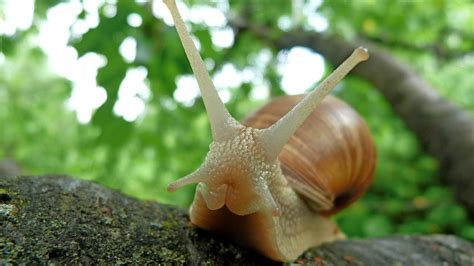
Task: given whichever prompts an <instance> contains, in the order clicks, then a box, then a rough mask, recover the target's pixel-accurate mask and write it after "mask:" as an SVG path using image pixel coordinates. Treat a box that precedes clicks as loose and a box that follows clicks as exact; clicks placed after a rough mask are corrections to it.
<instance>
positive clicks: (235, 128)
mask: <svg viewBox="0 0 474 266" xmlns="http://www.w3.org/2000/svg"><path fill="white" fill-rule="evenodd" d="M164 2H165V4H166V6H167V7H168V9H169V10H170V12H171V15H172V17H173V20H174V23H175V27H176V29H177V32H178V34H179V37H180V39H181V42H182V44H183V47H184V50H185V52H186V55H187V57H188V60H189V62H190V64H191V67H192V70H193V72H194V74H195V76H196V79H197V81H198V85H199V88H200V91H201V95H202V98H203V101H204V105H205V108H206V110H207V113H208V116H209V121H210V125H211V132H212V138H213V142H212V143H211V144H210V146H209V152H208V154H207V156H206V158H205V160H204V162H203V164H202V165H201V167H200V168H199V169H197V170H196V171H194V172H193V173H191V174H189V175H187V176H185V177H183V178H181V179H178V180H177V181H175V182H173V183H171V184H170V185H169V186H168V191H170V192H172V191H175V190H176V189H178V188H181V187H183V186H185V185H188V184H193V183H197V188H196V193H195V197H194V201H193V203H192V204H191V207H190V209H189V214H190V219H191V222H192V223H193V224H194V225H196V226H198V227H200V228H203V229H205V230H209V231H214V232H218V233H220V234H222V235H224V236H226V237H228V238H230V239H232V240H233V241H235V242H237V243H240V244H242V245H243V246H247V247H250V248H252V249H255V250H257V251H258V252H260V253H261V254H263V255H265V256H267V257H268V258H271V259H273V260H277V261H291V260H295V259H296V258H297V257H298V256H299V255H300V254H301V253H302V252H304V251H305V250H306V249H308V248H310V247H313V246H317V245H319V244H321V243H324V242H328V241H333V240H336V239H340V238H344V234H343V233H342V232H341V231H340V230H339V229H338V227H337V225H336V224H335V223H334V222H333V221H332V220H331V219H330V218H329V216H330V215H332V214H334V213H336V212H337V211H339V210H341V209H342V208H344V207H346V206H347V205H349V204H350V203H352V202H354V201H355V200H356V199H357V198H359V197H360V196H361V195H362V194H363V193H364V192H365V190H366V189H367V188H368V186H369V185H370V183H371V181H372V177H373V173H374V168H375V161H376V159H375V145H374V142H373V140H372V137H371V133H370V131H369V129H368V127H367V125H366V124H365V122H364V121H363V120H362V119H361V118H360V117H359V116H358V115H357V113H356V112H355V111H354V110H353V109H352V108H351V107H349V106H348V105H347V104H346V103H344V102H343V101H341V100H339V99H337V98H335V97H333V96H328V97H326V98H324V97H325V96H327V95H328V94H329V92H330V90H331V89H332V88H333V87H334V86H335V85H336V84H337V83H338V82H339V81H340V80H341V79H342V78H343V77H344V76H345V75H346V74H347V73H348V72H349V71H350V70H351V69H352V68H353V67H355V66H356V65H357V64H358V63H360V62H362V61H365V60H367V59H368V56H369V55H368V52H367V50H366V49H365V48H362V47H359V48H356V49H355V50H354V52H353V53H352V55H350V57H349V58H348V59H347V60H346V61H344V62H343V63H342V64H341V65H340V66H339V67H338V68H337V69H336V70H335V71H334V72H333V73H332V74H330V75H329V76H328V77H327V78H326V79H325V80H324V81H323V82H322V83H321V84H320V85H319V86H318V88H316V89H315V90H313V91H312V92H310V93H309V94H307V95H305V96H301V95H300V96H283V97H280V98H277V99H275V100H274V101H272V102H271V103H269V104H267V105H265V106H264V107H262V108H261V109H260V110H258V111H256V112H255V113H253V114H252V115H250V116H249V117H247V118H246V119H244V121H243V122H242V123H239V122H238V121H237V120H235V119H234V118H233V117H232V116H231V115H230V114H229V112H228V111H227V109H226V108H225V106H224V104H223V102H222V101H221V100H220V98H219V96H218V94H217V91H216V89H215V87H214V85H213V83H212V80H211V78H210V76H209V73H208V72H207V70H206V67H205V66H204V64H203V61H202V58H201V56H200V55H199V52H198V50H197V49H196V47H195V45H194V43H193V41H192V39H191V38H190V36H189V34H188V32H187V30H186V27H185V24H184V22H183V20H182V18H181V16H180V13H179V11H178V9H177V6H176V3H175V1H174V0H164ZM323 98H324V100H323Z"/></svg>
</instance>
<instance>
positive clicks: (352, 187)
mask: <svg viewBox="0 0 474 266" xmlns="http://www.w3.org/2000/svg"><path fill="white" fill-rule="evenodd" d="M303 97H304V95H296V96H282V97H279V98H276V99H274V100H273V101H271V102H270V103H268V104H266V105H265V106H263V107H261V108H260V109H259V110H257V111H256V112H255V113H253V114H251V115H250V116H248V117H247V118H245V119H244V121H243V124H244V125H245V126H250V127H254V128H268V127H269V126H271V125H272V124H274V123H275V122H276V121H278V119H280V118H281V117H282V116H284V115H285V114H286V113H287V112H289V111H290V110H291V109H292V108H293V107H294V106H295V105H296V104H297V103H298V102H299V101H300V100H301V99H302V98H303ZM278 159H279V161H280V164H281V168H282V172H283V174H284V175H285V177H286V178H287V180H288V181H289V184H290V185H291V186H292V187H293V188H294V189H295V190H296V191H297V192H298V193H299V194H300V195H301V196H302V197H303V198H304V199H305V201H306V202H307V203H308V205H309V206H310V207H311V208H312V209H313V210H315V211H318V212H320V213H323V214H326V215H330V214H334V213H336V212H338V211H339V210H341V209H343V208H344V207H346V206H348V205H349V204H351V203H352V202H354V201H356V200H357V199H358V198H359V197H361V196H362V194H364V192H365V191H366V190H367V188H368V187H369V185H370V184H371V182H372V178H373V175H374V170H375V165H376V150H375V144H374V141H373V138H372V136H371V133H370V131H369V128H368V127H367V125H366V124H365V122H364V121H363V120H362V118H361V117H360V116H359V115H358V114H357V113H356V111H354V110H353V109H352V108H351V107H350V106H349V105H347V104H346V103H345V102H343V101H342V100H339V99H337V98H336V97H334V96H328V97H326V98H325V99H324V100H323V101H322V103H321V105H320V106H318V107H317V108H316V109H315V110H314V111H313V112H312V113H311V114H310V116H309V117H308V118H307V119H306V120H305V122H304V123H303V125H302V126H301V127H300V128H299V129H298V130H297V131H296V132H295V134H294V135H293V136H292V137H291V139H290V140H289V142H288V143H287V144H286V145H285V146H284V148H283V150H282V151H281V153H280V154H279V155H278Z"/></svg>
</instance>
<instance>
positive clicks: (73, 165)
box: [0, 0, 474, 240]
mask: <svg viewBox="0 0 474 266" xmlns="http://www.w3.org/2000/svg"><path fill="white" fill-rule="evenodd" d="M11 2H15V1H10V2H9V1H6V2H2V3H0V34H1V36H0V37H1V38H2V39H1V43H0V45H1V46H0V160H1V159H2V158H9V159H12V160H13V161H15V162H16V163H17V164H18V165H19V166H20V167H21V169H22V174H26V175H28V174H44V173H65V174H68V175H71V176H77V177H81V178H86V179H91V180H95V181H97V182H99V183H102V184H105V185H106V186H108V187H111V188H114V189H118V190H120V191H123V192H125V193H127V194H130V195H134V196H136V197H139V198H143V199H154V200H158V201H160V202H165V203H172V204H178V205H181V206H187V205H188V204H189V203H190V201H191V200H192V197H193V191H194V189H193V187H189V188H186V189H183V190H182V191H179V192H175V193H173V194H170V193H168V192H166V189H165V188H166V186H167V184H168V183H170V182H171V181H172V180H175V179H177V178H179V177H181V176H184V175H186V174H187V173H189V172H191V171H193V170H194V169H195V168H196V167H198V165H199V164H200V163H201V162H202V160H203V158H204V157H205V155H206V153H207V150H208V145H209V143H210V142H211V138H210V137H211V134H210V129H209V124H208V120H207V116H206V113H205V110H204V105H203V102H202V100H201V99H200V97H199V95H198V94H197V93H196V90H195V85H194V83H193V80H192V78H191V75H192V72H191V68H190V66H189V64H188V62H187V59H186V57H185V54H184V51H183V48H182V46H181V43H180V42H179V40H178V36H177V34H176V31H175V30H174V28H173V27H172V26H171V24H170V22H169V18H168V14H167V10H166V9H164V6H163V5H162V4H161V1H159V0H158V1H153V2H149V1H131V0H130V1H104V2H101V3H100V4H98V5H93V4H91V3H90V2H92V1H85V0H84V1H80V2H79V1H75V2H73V1H71V2H62V1H56V0H48V1H36V2H35V9H34V13H33V15H32V17H33V20H32V24H31V25H29V26H28V27H26V28H17V29H16V30H11V31H8V30H7V28H6V25H7V24H6V23H8V21H9V19H8V18H9V17H11V14H10V13H9V12H13V11H11V10H10V9H9V8H7V7H8V5H12V3H11ZM179 7H180V8H182V9H183V10H185V12H184V13H185V14H186V16H185V19H186V20H187V22H188V26H189V27H190V29H191V30H192V33H193V35H194V37H195V40H196V42H198V44H199V45H198V46H199V47H200V51H201V54H202V56H203V58H204V59H205V62H206V64H207V65H208V68H209V70H210V71H211V73H212V75H213V77H214V79H215V81H216V83H217V84H218V90H219V91H220V95H221V97H223V99H224V101H225V103H226V106H227V107H228V108H229V110H230V112H231V113H232V114H233V115H234V116H235V117H236V118H238V119H242V118H243V117H245V115H246V114H249V113H250V112H251V111H253V110H255V109H256V108H257V107H258V106H260V105H261V104H262V103H264V102H266V101H268V99H270V98H271V97H274V96H278V95H283V94H286V93H296V92H298V93H300V92H303V91H305V90H309V89H311V88H312V87H314V85H315V84H316V83H317V81H319V78H320V77H318V75H316V73H315V77H313V80H311V79H310V82H309V83H308V85H306V86H307V87H303V88H294V89H288V88H289V87H291V85H292V84H289V85H288V82H286V81H285V80H284V78H282V77H285V71H287V70H288V68H287V67H285V66H287V64H286V63H288V62H289V61H290V60H291V58H290V57H291V55H292V53H303V54H304V55H305V56H307V58H311V59H314V60H318V58H321V59H322V60H323V61H322V62H323V63H324V64H323V67H324V68H323V71H322V76H326V75H328V74H329V73H330V72H331V70H332V69H333V68H334V66H333V65H332V64H331V63H329V62H328V61H327V60H325V59H324V58H323V57H320V55H318V54H314V52H312V51H310V50H308V49H306V48H302V47H293V48H291V49H290V50H288V51H278V50H277V49H275V47H274V46H272V45H271V44H270V43H268V40H264V39H262V38H260V37H259V36H256V35H253V34H251V33H250V32H239V31H238V29H236V27H235V25H233V24H232V22H233V21H235V19H237V18H239V19H241V18H244V19H245V20H247V23H249V24H251V25H257V26H258V25H264V26H265V27H266V28H268V29H270V32H269V34H270V35H272V36H279V35H281V34H283V33H285V32H288V31H291V30H292V29H296V28H303V29H306V30H309V31H315V32H318V33H321V34H325V35H336V36H339V37H341V38H343V39H345V40H348V41H352V40H355V39H363V40H364V41H366V42H369V43H372V44H374V45H377V46H378V47H381V48H383V49H385V50H386V51H388V52H390V53H391V54H392V55H393V56H394V57H395V58H397V60H400V61H401V62H403V63H405V64H407V65H409V66H410V67H411V68H412V69H413V71H415V72H416V73H418V74H419V75H420V76H421V77H422V78H424V79H425V80H426V81H427V82H428V83H429V84H431V85H432V86H433V88H435V89H436V90H437V92H438V93H440V94H441V95H443V96H444V97H446V98H447V99H449V101H452V102H454V103H455V104H457V105H458V106H460V107H461V108H463V109H465V110H467V111H468V112H470V114H471V115H472V114H474V90H473V89H472V84H474V75H472V73H474V53H473V51H474V27H473V25H474V4H473V3H472V2H471V1H469V0H457V1H446V0H429V1H428V0H427V1H388V2H383V3H382V2H380V1H371V0H366V1H344V0H339V1H310V0H306V1H305V0H294V1H278V4H275V1H270V0H262V1H204V0H188V1H185V3H184V4H181V5H179ZM68 10H69V11H68ZM70 10H72V11H70ZM61 12H66V13H67V12H69V13H67V14H70V18H69V20H70V21H71V23H70V24H71V26H70V27H69V28H68V32H69V34H70V35H69V36H67V41H68V43H67V45H69V46H66V44H63V46H64V47H66V48H65V49H66V51H69V52H70V53H72V57H77V58H78V59H79V60H96V61H99V62H100V63H98V65H100V68H99V69H98V71H97V75H96V82H97V84H95V82H94V81H92V85H88V86H89V87H92V88H89V87H87V86H85V85H83V84H82V83H80V82H79V81H77V80H75V81H74V80H72V79H71V78H70V77H67V76H64V75H61V74H60V73H59V74H58V71H57V69H56V70H55V69H53V68H52V67H51V65H52V63H51V61H52V59H51V58H52V57H54V56H56V57H61V56H63V57H67V56H70V55H68V54H61V55H55V54H54V51H55V50H54V49H55V48H54V47H56V46H54V45H53V44H55V43H60V42H61V39H60V36H54V35H52V36H54V38H53V37H51V39H46V41H44V40H43V42H42V44H41V42H40V41H41V39H40V37H41V36H43V35H44V32H45V31H48V28H47V27H46V26H45V25H48V22H49V23H53V24H54V23H60V22H61V20H58V19H57V17H58V16H59V15H58V14H60V13H61ZM20 14H21V15H22V16H28V15H29V14H26V11H25V13H20ZM55 19H56V20H55ZM63 20H64V18H63ZM69 20H68V21H69ZM51 21H53V22H51ZM65 23H66V22H65ZM2 25H3V26H4V27H5V28H4V29H1V28H2ZM42 34H43V35H42ZM44 36H51V35H44ZM44 43H47V44H51V45H52V46H51V47H53V48H50V49H49V50H48V49H47V48H45V45H44ZM58 45H60V44H58ZM58 47H59V46H58ZM67 47H69V48H67ZM63 50H64V49H58V50H57V52H58V53H59V52H60V51H63ZM310 55H311V56H314V57H310ZM91 58H92V59H91ZM308 61H310V60H308ZM306 63H307V64H311V62H305V61H303V62H300V64H306ZM367 64H370V61H368V62H367ZM66 67H67V66H64V68H66ZM229 73H230V74H229ZM94 74H95V73H94ZM231 75H234V76H236V77H237V78H235V79H229V78H228V77H229V76H231ZM126 77H129V78H128V79H127V78H126ZM68 78H69V79H68ZM223 78H224V80H222V79H223ZM299 78H307V77H299ZM219 79H220V81H219ZM293 80H294V79H293ZM285 82H286V83H285ZM87 84H90V83H87ZM285 84H286V85H285ZM88 89H89V90H91V89H92V90H94V91H95V94H87V93H86V94H84V93H83V92H84V90H88ZM81 92H82V94H81ZM334 94H335V95H336V96H338V97H340V98H342V99H343V100H345V101H346V102H348V103H349V104H350V105H351V106H353V107H354V108H355V109H356V110H357V111H358V112H359V113H360V114H361V115H362V116H363V117H364V119H365V120H366V122H367V123H368V125H369V127H370V129H371V131H372V133H373V135H374V137H375V141H376V145H377V150H378V167H377V171H376V177H375V182H374V184H373V185H372V187H371V188H370V190H369V191H368V193H367V194H366V195H365V196H364V197H363V198H362V199H361V200H359V201H358V202H357V203H356V204H354V205H353V206H351V207H350V208H349V209H347V210H345V211H343V212H341V213H340V214H338V215H337V216H336V218H335V219H336V220H337V221H338V222H339V224H340V225H341V227H342V229H343V231H345V232H346V234H348V235H349V236H381V235H388V234H393V233H454V234H457V235H460V236H461V237H464V238H466V239H470V240H474V225H473V224H472V222H470V220H469V217H468V215H467V212H466V210H465V209H464V208H463V207H462V206H461V205H459V204H458V203H456V201H455V200H454V196H453V193H452V191H451V190H450V189H449V188H447V187H446V186H445V185H444V184H443V183H442V181H441V180H442V179H443V177H442V176H440V172H439V171H438V170H439V169H438V168H439V167H438V164H437V161H436V160H434V159H433V158H432V157H431V156H429V155H427V154H426V153H424V152H423V151H422V149H421V146H420V144H419V142H418V141H417V139H416V138H415V136H414V135H413V133H412V132H410V131H409V130H408V129H407V128H406V126H405V125H404V123H403V122H402V121H401V119H400V118H399V117H398V116H397V115H396V114H395V113H394V112H393V110H392V109H391V107H390V105H389V103H388V102H387V100H386V99H385V98H384V97H383V96H382V95H381V93H380V92H379V91H378V90H377V89H376V88H374V87H373V85H371V84H370V83H368V82H367V81H366V80H364V79H362V78H360V77H355V76H350V77H348V78H346V79H345V80H344V81H343V82H342V83H341V84H340V86H338V88H337V89H336V91H335V92H334ZM78 95H79V96H78ZM100 95H106V97H103V96H100ZM80 97H83V100H82V102H81V104H82V105H87V106H91V107H90V108H89V110H90V111H91V116H90V119H89V117H88V116H87V113H86V114H85V115H84V114H82V116H84V117H85V118H84V117H82V118H81V114H79V111H78V108H77V107H75V105H74V102H73V101H74V100H77V99H79V98H80ZM132 110H138V111H135V112H132ZM454 137H456V136H453V138H454Z"/></svg>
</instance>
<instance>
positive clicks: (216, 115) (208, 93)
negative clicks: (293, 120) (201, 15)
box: [163, 0, 238, 141]
mask: <svg viewBox="0 0 474 266" xmlns="http://www.w3.org/2000/svg"><path fill="white" fill-rule="evenodd" d="M163 2H164V3H165V4H166V6H167V7H168V9H169V10H170V12H171V16H172V17H173V21H174V23H175V26H176V30H177V31H178V35H179V38H180V39H181V42H182V44H183V47H184V51H185V52H186V55H187V57H188V60H189V63H190V64H191V68H192V69H193V72H194V75H195V76H196V79H197V82H198V85H199V89H200V91H201V95H202V98H203V100H204V105H205V106H206V110H207V114H208V116H209V120H210V123H211V130H212V137H213V139H214V141H222V140H226V139H229V138H231V137H232V136H234V135H235V131H236V130H235V129H234V127H233V125H234V124H236V123H238V122H237V121H235V119H234V118H232V117H231V116H230V114H229V111H227V109H226V108H225V106H224V103H223V102H222V101H221V99H220V98H219V94H218V93H217V90H216V88H215V87H214V83H212V79H211V77H210V76H209V73H208V71H207V69H206V66H205V65H204V62H203V61H202V58H201V56H200V55H199V52H198V50H197V48H196V46H195V45H194V42H193V40H192V39H191V37H190V36H189V33H188V32H187V30H186V26H185V25H184V22H183V19H182V18H181V15H180V14H179V11H178V8H177V6H176V2H175V0H164V1H163Z"/></svg>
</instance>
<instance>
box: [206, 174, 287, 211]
mask: <svg viewBox="0 0 474 266" xmlns="http://www.w3.org/2000/svg"><path fill="white" fill-rule="evenodd" d="M197 192H199V193H200V194H201V196H202V198H203V200H204V202H205V203H206V207H207V208H208V209H209V210H218V209H221V208H223V207H224V206H225V207H226V208H227V209H228V210H229V211H230V212H232V213H234V214H236V215H240V216H244V215H249V214H252V213H256V212H262V211H270V212H272V214H273V215H274V216H278V215H279V214H280V213H279V209H278V208H277V207H275V206H269V204H268V203H267V200H266V199H265V197H262V194H265V193H260V194H259V193H255V191H253V190H252V189H246V190H243V189H238V188H236V187H235V186H233V185H232V184H221V185H220V186H218V187H216V188H210V187H209V186H207V185H206V184H205V183H203V182H201V183H199V184H198V188H197Z"/></svg>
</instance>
